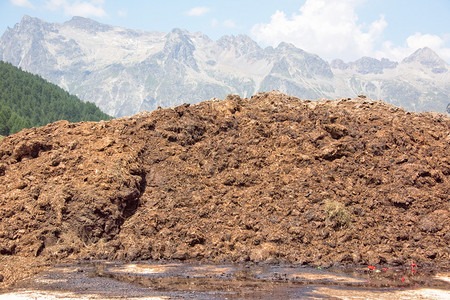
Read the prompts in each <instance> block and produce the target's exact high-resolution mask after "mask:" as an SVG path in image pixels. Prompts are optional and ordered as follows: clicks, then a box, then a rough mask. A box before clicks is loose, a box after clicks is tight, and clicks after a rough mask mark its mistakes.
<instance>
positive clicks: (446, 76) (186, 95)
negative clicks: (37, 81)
mask: <svg viewBox="0 0 450 300" xmlns="http://www.w3.org/2000/svg"><path fill="white" fill-rule="evenodd" d="M0 59H1V60H4V61H7V62H11V63H12V64H13V65H16V66H19V67H21V68H22V69H24V70H27V71H30V72H33V73H37V74H39V75H41V76H42V77H44V78H46V79H47V80H49V81H51V82H53V83H56V84H58V85H59V86H61V87H63V88H65V89H66V90H68V91H69V92H70V93H73V94H76V95H77V96H78V97H80V98H81V99H83V100H86V101H92V102H95V103H96V104H97V105H98V106H99V107H100V108H101V109H102V110H103V111H104V112H106V113H108V114H110V115H114V116H124V115H131V114H134V113H137V112H139V111H142V110H153V109H155V108H157V107H158V106H162V107H168V106H173V105H176V104H181V103H184V102H190V103H197V102H199V101H202V100H205V99H209V98H211V97H225V95H227V94H229V93H233V94H239V95H241V96H243V97H247V96H249V95H252V94H254V93H255V92H258V91H267V90H274V89H275V90H280V91H283V92H286V93H288V94H291V95H295V96H298V97H301V98H303V99H317V98H322V97H327V98H336V97H342V96H345V97H353V96H355V95H358V94H366V95H367V96H368V97H371V98H375V99H385V100H386V101H388V102H391V103H394V104H396V105H400V106H403V107H405V108H406V109H409V110H413V111H421V110H435V111H439V112H444V111H445V109H446V106H447V104H448V98H449V95H450V72H449V69H450V67H449V65H448V64H447V63H445V61H443V60H442V59H440V58H439V57H438V56H437V55H436V54H435V53H434V52H433V51H432V50H430V49H427V48H425V49H419V50H418V51H417V52H416V53H414V54H412V55H411V56H410V57H408V58H406V59H405V60H403V61H402V62H400V63H397V62H392V61H389V60H387V59H382V60H381V61H380V60H377V59H373V58H368V57H364V58H361V59H360V60H357V61H355V62H350V63H344V62H343V61H340V60H336V61H333V62H332V63H331V64H329V63H328V62H326V61H324V60H323V59H321V58H320V57H319V56H317V55H314V54H311V53H307V52H305V51H303V50H301V49H298V48H296V47H294V46H293V45H290V44H287V43H281V44H280V45H279V46H278V47H276V48H273V47H267V48H261V47H260V46H259V45H258V44H257V43H256V42H254V41H253V40H252V39H250V38H249V37H248V36H245V35H239V36H224V37H222V38H220V39H219V40H217V41H213V40H211V39H209V38H208V37H207V36H205V35H204V34H201V33H190V32H187V31H184V30H180V29H174V30H172V31H171V32H169V33H167V34H166V33H161V32H144V31H137V30H130V29H124V28H120V27H114V26H109V25H104V24H100V23H97V22H95V21H93V20H90V19H85V18H80V17H74V18H73V19H72V20H70V21H68V22H65V23H62V24H59V23H46V22H44V21H42V20H39V19H36V18H31V17H28V16H25V17H24V18H23V19H22V21H21V22H20V23H19V24H17V25H16V26H14V28H12V29H11V28H8V29H7V30H6V32H5V33H4V34H3V36H2V37H1V39H0Z"/></svg>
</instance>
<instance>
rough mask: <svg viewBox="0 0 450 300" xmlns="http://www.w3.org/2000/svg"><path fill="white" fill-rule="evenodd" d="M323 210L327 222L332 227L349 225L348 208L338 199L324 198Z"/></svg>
mask: <svg viewBox="0 0 450 300" xmlns="http://www.w3.org/2000/svg"><path fill="white" fill-rule="evenodd" d="M325 212H326V214H327V223H328V225H330V226H331V227H333V228H336V227H339V228H344V227H349V226H350V223H351V216H350V213H349V211H348V209H347V208H346V207H345V205H344V204H342V203H341V202H339V201H336V200H326V201H325Z"/></svg>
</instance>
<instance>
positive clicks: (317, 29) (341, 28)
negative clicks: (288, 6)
mask: <svg viewBox="0 0 450 300" xmlns="http://www.w3.org/2000/svg"><path fill="white" fill-rule="evenodd" d="M365 1H366V0H306V2H305V4H304V5H303V6H302V7H301V8H300V9H299V11H298V13H294V14H292V15H291V16H287V15H286V14H285V13H284V12H282V11H276V12H275V13H274V14H273V15H272V16H271V19H270V22H269V23H262V24H256V25H255V26H253V28H252V30H251V34H252V36H253V38H254V39H255V40H257V41H259V42H263V43H265V44H267V45H271V46H274V47H276V46H277V45H278V44H279V43H280V42H289V43H292V44H294V45H295V46H297V47H298V48H301V49H304V50H306V51H308V52H311V53H315V54H318V55H319V56H321V57H322V58H325V59H327V60H332V59H334V58H341V59H343V60H345V61H353V60H356V59H359V58H361V57H362V56H371V57H376V58H383V57H386V58H389V59H392V60H395V61H401V60H402V59H404V58H405V57H407V56H409V55H411V54H412V53H413V52H414V51H416V50H417V49H419V48H423V47H429V48H431V49H433V50H434V51H435V52H436V53H437V54H438V55H439V56H440V57H441V58H442V59H444V60H446V61H447V62H449V61H450V48H449V46H448V45H449V43H448V42H449V41H450V36H449V35H446V36H437V35H431V34H422V33H416V34H414V35H411V36H409V37H408V38H407V39H406V40H405V43H404V45H402V46H398V45H394V44H393V43H392V42H390V41H383V40H382V34H383V32H384V30H385V29H386V28H387V26H388V24H387V22H386V20H385V19H384V16H383V15H381V16H380V17H379V19H378V20H375V21H374V22H372V23H370V24H368V25H365V24H363V23H361V22H358V16H357V14H356V11H355V8H356V7H357V6H358V5H359V4H362V3H363V2H365Z"/></svg>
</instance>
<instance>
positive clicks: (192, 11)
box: [186, 6, 210, 17]
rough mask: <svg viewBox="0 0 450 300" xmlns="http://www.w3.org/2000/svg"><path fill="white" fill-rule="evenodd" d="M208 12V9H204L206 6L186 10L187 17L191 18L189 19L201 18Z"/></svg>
mask: <svg viewBox="0 0 450 300" xmlns="http://www.w3.org/2000/svg"><path fill="white" fill-rule="evenodd" d="M209 11H210V8H209V7H206V6H198V7H194V8H192V9H190V10H188V11H187V12H186V14H187V15H188V16H191V17H200V16H203V15H204V14H206V13H207V12H209Z"/></svg>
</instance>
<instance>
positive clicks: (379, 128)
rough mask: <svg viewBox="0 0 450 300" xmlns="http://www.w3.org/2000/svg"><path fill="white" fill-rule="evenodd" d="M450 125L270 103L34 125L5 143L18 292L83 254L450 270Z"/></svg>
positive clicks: (424, 117) (214, 104) (5, 203)
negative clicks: (27, 279) (34, 277)
mask: <svg viewBox="0 0 450 300" xmlns="http://www.w3.org/2000/svg"><path fill="white" fill-rule="evenodd" d="M449 129H450V119H449V118H448V116H447V115H444V114H438V113H421V114H416V113H411V112H408V111H405V110H403V109H400V108H398V107H395V106H393V105H388V104H386V103H384V102H382V101H374V100H370V99H368V98H366V97H359V98H353V99H349V98H343V99H337V100H326V99H322V100H318V101H303V100H300V99H298V98H295V97H292V96H288V95H285V94H282V93H280V92H270V93H260V94H257V95H254V96H253V97H251V98H250V99H242V98H240V97H239V96H233V95H229V96H228V97H227V98H226V99H225V100H217V99H215V100H211V101H205V102H201V103H199V104H197V105H189V104H184V105H181V106H176V107H173V108H168V109H158V110H155V111H152V112H142V113H140V114H138V115H136V116H133V117H123V118H117V119H114V120H112V121H101V122H98V123H95V122H81V123H68V122H66V121H60V122H56V123H53V124H50V125H47V126H45V127H40V128H33V129H25V130H22V131H21V132H19V133H17V134H14V135H11V136H8V137H5V138H4V139H3V140H1V141H0V220H1V222H0V274H2V275H3V276H4V283H3V284H4V285H7V284H10V283H11V282H13V281H15V280H18V279H20V278H21V277H24V276H26V275H27V274H29V273H32V272H35V271H37V270H39V268H42V266H45V265H51V264H57V263H59V262H61V261H63V260H67V259H82V258H86V259H119V260H141V259H157V260H179V261H181V260H190V261H209V262H217V263H220V262H224V261H228V262H230V261H232V262H248V261H249V262H265V263H279V262H287V263H294V264H299V265H309V266H316V267H317V266H321V267H323V268H326V267H330V266H333V265H334V266H349V265H352V266H357V265H364V266H366V267H367V265H378V266H385V267H388V268H390V266H403V267H404V268H408V267H410V265H411V262H414V263H415V264H417V265H418V266H433V267H434V268H435V269H437V270H439V268H449V267H450V257H449V252H448V245H449V241H450V211H449V209H450V207H449V201H450V198H449V195H450V148H449V147H448V144H449V136H448V133H449ZM377 268H378V267H377ZM1 286H2V285H1V284H0V287H1Z"/></svg>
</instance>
